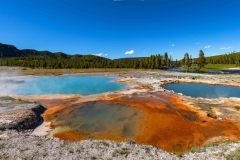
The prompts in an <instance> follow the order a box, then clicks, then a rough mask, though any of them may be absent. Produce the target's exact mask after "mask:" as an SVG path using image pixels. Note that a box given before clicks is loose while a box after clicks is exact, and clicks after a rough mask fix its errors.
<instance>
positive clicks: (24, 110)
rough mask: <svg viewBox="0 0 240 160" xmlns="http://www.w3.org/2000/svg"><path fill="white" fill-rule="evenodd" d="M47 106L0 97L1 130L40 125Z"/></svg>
mask: <svg viewBox="0 0 240 160" xmlns="http://www.w3.org/2000/svg"><path fill="white" fill-rule="evenodd" d="M44 110H45V108H44V107H42V106H41V105H39V104H36V103H30V102H24V101H19V100H15V99H13V98H10V97H0V130H6V129H16V130H25V129H32V128H35V127H36V126H38V125H39V124H40V123H41V122H42V121H43V118H42V117H41V116H40V115H41V114H42V113H43V112H44Z"/></svg>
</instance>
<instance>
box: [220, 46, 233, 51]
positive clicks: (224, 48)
mask: <svg viewBox="0 0 240 160" xmlns="http://www.w3.org/2000/svg"><path fill="white" fill-rule="evenodd" d="M220 49H221V50H229V49H232V47H230V46H228V47H222V48H220Z"/></svg>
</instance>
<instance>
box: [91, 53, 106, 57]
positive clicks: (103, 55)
mask: <svg viewBox="0 0 240 160" xmlns="http://www.w3.org/2000/svg"><path fill="white" fill-rule="evenodd" d="M92 55H94V56H98V57H107V56H108V54H104V53H97V54H92Z"/></svg>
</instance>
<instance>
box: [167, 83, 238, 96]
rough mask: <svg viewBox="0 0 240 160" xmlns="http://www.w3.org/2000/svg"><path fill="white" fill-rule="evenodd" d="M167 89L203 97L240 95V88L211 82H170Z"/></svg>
mask: <svg viewBox="0 0 240 160" xmlns="http://www.w3.org/2000/svg"><path fill="white" fill-rule="evenodd" d="M165 89H167V90H173V91H175V92H177V93H182V94H184V95H187V96H191V97H195V98H197V97H202V98H220V97H222V98H229V97H240V88H239V87H232V86H226V85H209V84H190V83H187V84H169V85H166V87H165Z"/></svg>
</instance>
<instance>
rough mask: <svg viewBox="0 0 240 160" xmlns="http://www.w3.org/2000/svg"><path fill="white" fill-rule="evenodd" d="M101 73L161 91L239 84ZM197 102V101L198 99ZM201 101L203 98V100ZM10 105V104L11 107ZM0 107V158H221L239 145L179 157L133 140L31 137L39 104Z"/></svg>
mask: <svg viewBox="0 0 240 160" xmlns="http://www.w3.org/2000/svg"><path fill="white" fill-rule="evenodd" d="M104 74H105V75H113V76H119V77H120V78H127V80H132V81H133V82H134V83H140V84H145V85H148V86H150V87H151V88H152V90H153V91H165V90H164V88H163V86H164V85H165V84H168V83H182V82H185V83H186V82H191V83H209V84H227V85H232V86H240V76H239V75H208V74H189V73H175V72H165V71H160V72H151V71H140V72H121V73H104ZM167 92H169V91H167ZM173 94H174V93H173ZM180 96H181V95H180ZM182 98H184V99H186V100H191V98H189V97H185V96H182ZM7 100H8V99H7ZM195 100H196V99H195ZM234 100H235V101H234V104H235V105H238V104H239V101H240V100H239V99H234ZM198 101H199V102H201V99H199V100H198ZM202 101H206V100H204V99H203V100H202ZM212 101H214V100H212ZM212 101H210V102H212ZM215 101H216V100H215ZM224 103H225V102H224ZM10 104H12V106H11V105H10ZM4 105H5V106H6V105H7V106H11V107H10V109H7V108H6V107H5V108H4ZM0 106H1V107H0V109H1V112H0V125H1V126H0V159H10V160H15V159H64V160H65V159H69V160H70V159H167V160H168V159H170V160H172V159H173V160H178V159H182V160H191V159H192V160H195V159H212V160H215V159H216V160H218V159H219V160H221V159H222V160H223V159H226V157H228V155H229V154H231V153H232V152H234V151H236V150H238V149H239V148H240V143H223V144H218V145H214V146H210V147H203V148H200V149H197V150H196V152H193V151H192V152H189V153H186V154H184V155H182V156H177V155H175V154H171V153H167V152H166V151H163V150H161V149H157V148H155V147H152V146H146V145H140V144H135V143H134V142H122V143H117V142H111V141H97V140H84V141H79V142H69V141H63V140H59V139H57V138H49V137H46V136H35V135H33V134H32V132H33V130H29V129H34V128H35V127H36V124H39V120H40V119H41V116H40V114H37V113H36V112H34V110H33V108H36V107H40V106H39V104H35V103H29V102H17V103H15V102H13V101H11V99H10V100H8V103H6V98H0ZM40 108H41V107H40ZM41 109H43V108H41ZM38 113H39V112H38ZM14 115H16V116H14ZM9 117H10V119H9ZM16 117H18V118H16ZM11 118H12V119H11ZM19 119H20V122H19ZM28 122H34V123H28ZM8 123H9V125H8ZM19 124H27V125H23V126H24V127H23V126H21V127H19Z"/></svg>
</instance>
